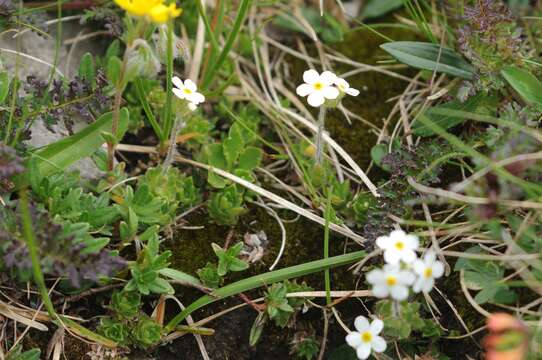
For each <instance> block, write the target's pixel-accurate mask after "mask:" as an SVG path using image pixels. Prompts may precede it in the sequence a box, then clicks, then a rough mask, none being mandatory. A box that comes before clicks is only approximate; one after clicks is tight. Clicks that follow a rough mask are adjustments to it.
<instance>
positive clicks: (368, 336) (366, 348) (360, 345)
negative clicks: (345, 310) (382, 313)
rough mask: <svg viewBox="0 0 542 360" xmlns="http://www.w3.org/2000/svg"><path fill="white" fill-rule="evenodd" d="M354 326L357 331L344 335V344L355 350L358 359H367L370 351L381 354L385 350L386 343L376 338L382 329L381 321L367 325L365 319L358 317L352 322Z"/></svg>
mask: <svg viewBox="0 0 542 360" xmlns="http://www.w3.org/2000/svg"><path fill="white" fill-rule="evenodd" d="M354 326H355V328H356V330H357V331H352V332H351V333H349V334H348V335H346V342H347V344H348V345H350V346H352V347H353V348H354V349H356V354H357V355H358V359H367V358H368V357H369V356H370V355H371V351H374V352H377V353H381V352H383V351H384V350H386V341H385V340H384V339H383V338H382V337H381V336H378V334H380V332H381V331H382V329H383V328H384V323H383V322H382V320H380V319H375V320H373V321H372V322H371V323H370V324H369V320H367V318H365V317H364V316H358V317H357V318H356V320H354Z"/></svg>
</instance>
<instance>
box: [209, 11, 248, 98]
mask: <svg viewBox="0 0 542 360" xmlns="http://www.w3.org/2000/svg"><path fill="white" fill-rule="evenodd" d="M251 3H252V0H242V2H241V5H240V7H239V11H238V12H237V17H236V18H235V22H234V24H233V28H232V30H231V32H230V35H229V36H228V39H227V40H226V44H224V48H223V49H222V52H221V53H220V55H219V56H218V59H217V60H216V62H214V63H213V64H212V65H211V67H210V68H209V71H207V73H206V74H205V78H204V79H203V84H202V87H203V88H204V89H207V88H208V87H209V85H211V83H212V81H213V79H214V77H215V75H216V73H217V71H218V69H220V68H221V67H222V64H223V63H224V61H225V60H226V58H227V56H228V53H229V52H230V50H231V48H232V46H233V43H234V42H235V39H236V38H237V35H238V34H239V31H240V30H241V26H242V25H243V22H244V21H245V16H246V14H247V12H248V9H250V4H251Z"/></svg>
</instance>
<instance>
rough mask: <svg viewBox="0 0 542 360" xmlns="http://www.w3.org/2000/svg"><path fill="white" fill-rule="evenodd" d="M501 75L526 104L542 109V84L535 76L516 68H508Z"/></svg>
mask: <svg viewBox="0 0 542 360" xmlns="http://www.w3.org/2000/svg"><path fill="white" fill-rule="evenodd" d="M501 74H502V76H503V77H504V78H505V79H506V81H508V83H509V84H510V86H512V87H513V88H514V90H516V91H517V92H518V94H519V95H520V96H521V97H522V98H523V99H524V100H525V101H526V102H528V103H530V104H533V105H536V106H538V107H542V84H541V83H540V81H538V79H537V78H536V77H535V76H534V75H533V74H531V73H530V72H528V71H526V70H523V69H519V68H517V67H514V66H507V67H506V68H504V69H503V70H502V71H501Z"/></svg>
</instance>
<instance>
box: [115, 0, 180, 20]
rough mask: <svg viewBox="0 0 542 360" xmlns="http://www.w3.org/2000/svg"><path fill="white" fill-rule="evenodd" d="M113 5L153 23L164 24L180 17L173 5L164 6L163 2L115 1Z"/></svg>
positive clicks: (153, 0)
mask: <svg viewBox="0 0 542 360" xmlns="http://www.w3.org/2000/svg"><path fill="white" fill-rule="evenodd" d="M115 3H116V4H117V5H118V6H120V7H121V8H123V9H124V10H126V12H127V13H128V14H130V15H132V16H136V17H147V18H149V19H150V20H151V21H152V22H155V23H159V24H162V23H165V22H167V21H168V20H169V19H173V18H176V17H177V16H179V15H181V12H182V9H177V6H176V5H175V3H172V4H169V5H164V0H115Z"/></svg>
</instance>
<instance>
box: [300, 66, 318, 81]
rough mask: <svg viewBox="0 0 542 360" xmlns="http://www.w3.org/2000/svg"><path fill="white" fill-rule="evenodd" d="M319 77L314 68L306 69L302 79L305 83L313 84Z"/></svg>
mask: <svg viewBox="0 0 542 360" xmlns="http://www.w3.org/2000/svg"><path fill="white" fill-rule="evenodd" d="M319 79H320V75H318V71H316V70H314V69H310V70H307V71H305V72H304V73H303V81H304V82H306V83H307V84H313V83H315V82H316V81H318V80H319Z"/></svg>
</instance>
